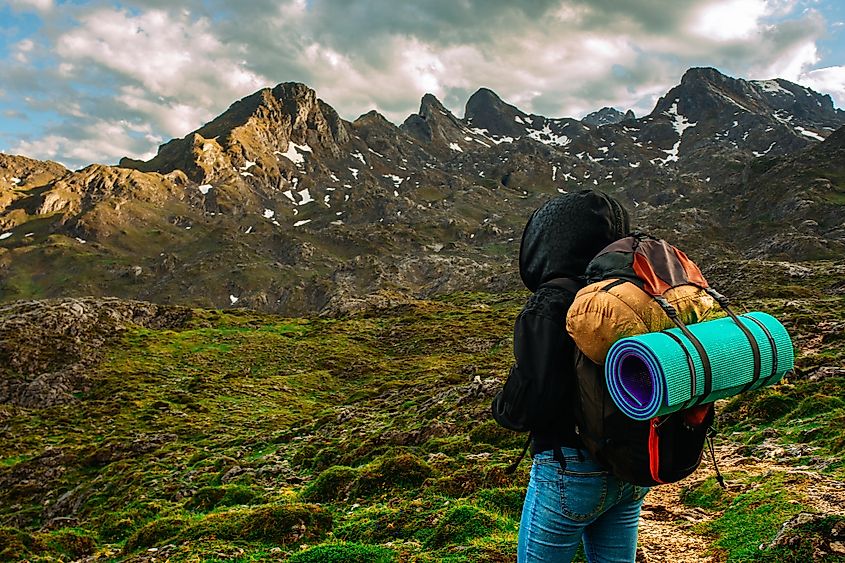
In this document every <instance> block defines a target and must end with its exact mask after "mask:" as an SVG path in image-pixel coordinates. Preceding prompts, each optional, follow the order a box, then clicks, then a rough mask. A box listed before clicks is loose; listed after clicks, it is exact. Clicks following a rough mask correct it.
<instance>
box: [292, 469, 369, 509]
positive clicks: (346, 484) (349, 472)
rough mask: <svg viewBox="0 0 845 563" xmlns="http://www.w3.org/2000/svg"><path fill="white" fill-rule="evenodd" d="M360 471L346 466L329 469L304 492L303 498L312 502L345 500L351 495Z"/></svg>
mask: <svg viewBox="0 0 845 563" xmlns="http://www.w3.org/2000/svg"><path fill="white" fill-rule="evenodd" d="M357 477H358V470H357V469H355V468H354V467H346V466H345V465H333V466H332V467H329V468H328V469H326V470H325V471H323V472H322V473H320V475H319V476H318V477H317V478H316V479H315V480H314V481H312V482H311V483H309V484H308V486H307V487H305V490H303V491H302V498H303V499H304V500H307V501H310V502H332V501H336V500H344V499H345V498H346V497H347V496H348V495H349V490H350V489H351V487H352V485H353V483H354V482H355V480H356V479H357Z"/></svg>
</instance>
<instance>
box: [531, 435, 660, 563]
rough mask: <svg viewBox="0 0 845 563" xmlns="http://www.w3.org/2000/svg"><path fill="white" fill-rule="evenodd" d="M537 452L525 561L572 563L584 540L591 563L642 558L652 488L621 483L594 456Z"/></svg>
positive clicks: (570, 450)
mask: <svg viewBox="0 0 845 563" xmlns="http://www.w3.org/2000/svg"><path fill="white" fill-rule="evenodd" d="M561 453H562V454H563V457H564V460H565V465H566V470H565V471H564V470H563V469H562V468H561V464H560V463H559V462H558V461H557V460H555V459H554V457H553V455H552V452H551V451H546V452H540V453H538V454H537V455H535V456H534V463H533V465H532V466H531V480H530V481H529V483H528V491H527V493H526V495H525V503H524V504H523V507H522V520H521V521H520V523H519V544H518V547H517V561H518V562H519V563H533V562H540V561H542V562H544V563H545V562H549V563H551V562H555V563H557V562H561V563H568V562H569V561H571V560H572V558H573V557H574V556H575V552H576V551H577V549H578V544H579V543H581V541H582V539H583V541H584V554H585V555H586V556H587V560H588V561H589V562H590V563H611V562H613V563H631V562H633V561H635V560H636V553H637V526H638V524H639V518H640V507H641V506H642V504H643V498H644V497H645V495H646V493H647V492H648V490H649V489H648V487H639V486H636V485H632V484H630V483H626V482H624V481H620V480H619V479H617V478H616V477H614V476H613V475H611V474H610V473H608V472H607V471H605V470H603V469H602V468H601V466H599V465H598V464H597V463H596V462H595V461H593V460H591V459H590V457H589V454H588V453H587V452H585V451H582V453H581V455H580V456H579V455H578V453H579V452H578V450H576V449H573V448H562V449H561Z"/></svg>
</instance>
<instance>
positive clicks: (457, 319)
mask: <svg viewBox="0 0 845 563" xmlns="http://www.w3.org/2000/svg"><path fill="white" fill-rule="evenodd" d="M524 297H525V296H524V295H523V294H518V293H514V294H502V295H490V294H455V295H451V296H448V297H444V298H441V299H438V300H430V301H416V302H411V303H409V304H407V305H402V306H396V307H393V308H390V309H386V310H381V311H375V312H371V313H368V314H362V315H360V316H355V317H349V318H319V317H315V318H300V319H286V318H278V317H272V316H266V315H262V314H257V313H251V312H246V311H243V312H241V311H229V312H221V311H211V310H196V311H195V314H194V317H193V320H192V321H191V322H190V324H189V325H188V326H187V327H185V328H184V329H180V330H149V329H140V328H138V329H134V330H130V331H128V332H127V333H126V334H124V335H122V336H121V337H120V338H119V339H118V340H117V341H115V343H114V344H113V345H112V346H111V347H110V348H109V350H108V352H107V354H106V358H105V359H104V360H103V361H102V362H101V363H100V364H99V365H98V366H97V367H96V370H95V372H94V373H93V374H92V386H91V390H90V391H89V392H87V393H85V394H79V395H78V396H77V402H75V403H73V404H67V405H62V406H56V407H51V408H48V409H43V410H27V409H23V408H19V407H14V406H10V405H8V404H6V405H0V429H2V433H3V439H2V440H0V483H3V484H4V485H6V486H3V487H0V560H10V561H16V560H22V559H28V560H30V561H70V560H77V559H80V558H89V560H139V561H140V560H148V559H149V558H151V557H158V559H159V560H165V559H166V560H169V561H224V560H225V561H276V560H279V559H286V558H289V559H290V560H291V561H299V562H312V561H314V562H316V561H320V562H332V561H345V562H355V561H362V562H363V561H368V562H369V561H385V562H387V561H455V562H457V561H513V560H514V559H515V550H516V537H517V532H518V523H519V517H520V511H521V504H522V495H523V491H524V486H525V484H526V483H527V473H528V470H529V467H530V463H529V462H528V461H527V460H526V461H524V462H523V463H522V464H521V465H520V467H519V469H518V470H517V471H516V473H515V474H513V475H510V474H508V473H507V472H506V471H505V470H506V468H507V466H508V465H509V464H510V463H511V462H512V461H513V460H514V459H515V458H516V456H517V455H518V453H519V451H520V450H521V446H522V441H523V439H524V436H521V435H517V434H513V433H510V432H507V431H504V430H502V429H500V428H499V427H497V426H496V425H495V424H494V423H493V422H491V421H490V420H489V414H488V413H489V402H490V399H491V397H492V394H494V393H495V392H496V391H497V390H498V388H499V387H500V386H501V382H502V381H503V379H504V377H505V375H506V373H507V369H508V367H509V365H510V363H511V361H512V348H511V334H512V327H513V321H514V318H515V317H516V315H517V313H518V311H519V309H520V307H521V305H522V303H523V300H524ZM745 305H746V306H748V307H749V308H752V309H762V310H767V311H770V312H772V313H774V314H775V315H776V316H778V317H779V318H781V319H782V320H783V321H784V322H785V324H786V325H787V327H788V328H789V329H790V331H792V333H793V335H794V336H795V340H796V344H797V346H798V348H799V355H798V360H797V363H798V366H799V369H798V372H797V374H796V375H794V376H791V377H789V378H788V379H787V380H785V381H783V382H782V383H780V384H778V385H776V386H774V387H772V388H770V389H766V390H763V391H760V392H757V393H754V394H749V395H746V396H744V397H743V398H742V399H735V400H731V401H727V402H726V404H724V405H723V407H722V411H723V413H724V415H723V417H722V423H721V434H722V438H721V440H723V441H726V442H728V443H731V444H734V445H735V446H736V447H737V448H739V449H740V450H742V451H744V452H745V453H746V455H748V456H755V455H760V456H762V455H763V454H762V453H760V452H762V450H760V448H762V447H763V446H766V447H769V446H772V444H775V445H776V446H777V447H780V448H782V450H783V452H784V453H783V455H781V456H780V457H779V461H780V462H785V463H788V464H792V465H794V466H800V467H804V468H809V469H808V471H809V470H812V471H814V472H817V473H818V474H819V475H823V476H825V478H827V479H833V480H838V481H842V480H843V478H845V466H843V464H842V462H841V459H842V453H843V445H844V444H845V401H843V399H842V389H843V384H845V372H843V370H840V371H838V372H836V371H835V370H830V369H828V370H827V371H825V370H818V369H817V368H819V367H822V366H826V367H830V366H840V367H841V366H842V365H843V363H844V362H843V360H845V340H843V337H842V334H843V332H842V330H841V329H839V330H833V329H832V330H829V331H826V330H820V329H819V327H822V329H824V327H826V326H829V325H831V323H833V324H834V325H835V324H836V323H840V324H841V322H842V321H841V319H843V318H845V299H843V297H842V296H841V295H835V294H829V293H826V292H825V291H823V290H820V291H819V292H818V293H813V294H811V295H809V296H808V295H806V292H804V291H802V292H801V295H798V296H796V295H785V296H783V297H779V298H778V299H769V300H757V301H752V300H749V301H748V302H747V303H745ZM820 374H823V376H822V375H820ZM698 477H700V478H703V477H705V476H702V475H698ZM731 478H732V479H733V482H734V483H743V486H742V487H740V489H741V492H738V491H739V489H737V490H731V491H728V492H722V491H721V490H719V489H718V487H715V486H714V485H713V483H712V479H711V480H704V481H699V482H697V483H696V484H695V485H694V486H693V485H691V486H689V487H688V490H686V491H685V493H684V495H683V500H684V502H685V503H687V504H688V505H689V507H690V509H693V508H695V509H696V510H701V511H704V512H706V513H707V514H709V515H710V518H709V519H708V521H707V523H706V524H702V525H701V526H699V527H698V528H697V529H696V530H695V533H697V534H700V535H702V536H704V537H706V538H708V542H709V543H710V545H712V549H713V552H714V553H721V554H722V556H723V557H724V558H725V559H726V560H729V561H745V560H752V561H753V560H755V559H760V560H775V559H771V558H769V559H765V557H772V555H771V554H769V555H767V553H768V552H767V551H766V550H760V549H759V546H760V545H761V544H767V543H768V542H770V541H771V540H772V538H773V537H774V536H775V534H777V532H778V529H779V527H780V525H781V524H783V523H784V522H786V521H787V520H788V519H789V518H791V517H792V516H793V515H794V514H796V513H797V512H799V511H801V510H805V509H807V507H808V506H810V504H809V503H808V502H807V499H806V498H803V497H802V496H801V493H800V490H801V488H800V487H795V486H794V484H793V483H791V482H790V479H791V477H789V476H785V475H780V474H776V475H775V476H774V477H769V478H766V479H763V480H760V478H759V477H755V476H753V475H751V474H743V473H742V472H739V473H735V474H733V475H731ZM755 479H757V481H755ZM784 560H786V559H784Z"/></svg>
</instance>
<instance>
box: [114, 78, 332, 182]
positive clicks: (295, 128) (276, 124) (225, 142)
mask: <svg viewBox="0 0 845 563" xmlns="http://www.w3.org/2000/svg"><path fill="white" fill-rule="evenodd" d="M348 140H349V133H348V131H347V128H346V124H345V123H344V122H343V120H342V119H340V117H339V116H338V114H337V112H336V111H335V110H334V109H333V108H332V107H331V106H329V105H328V104H326V103H325V102H323V101H322V100H319V99H318V98H317V94H316V92H315V91H314V90H312V89H311V88H309V87H308V86H306V85H304V84H301V83H298V82H285V83H281V84H278V85H277V86H275V87H274V88H272V89H270V88H265V89H262V90H259V91H258V92H255V93H254V94H252V95H250V96H247V97H245V98H243V99H241V100H239V101H237V102H235V103H234V104H232V105H231V106H230V107H229V109H228V110H226V111H225V112H224V113H222V114H221V115H220V116H218V117H217V118H215V119H214V120H212V121H211V122H209V123H207V124H205V125H203V126H202V127H200V128H199V129H197V130H196V131H194V132H192V133H190V134H188V135H187V136H185V137H183V138H182V139H174V140H172V141H170V142H168V143H166V144H164V145H162V146H161V147H159V151H158V154H157V155H156V156H155V157H154V158H153V159H151V160H149V161H147V162H139V161H134V160H130V159H123V160H121V162H120V166H123V167H127V168H137V169H139V170H142V171H145V172H160V173H168V172H171V171H173V170H177V169H181V170H184V171H185V172H186V173H187V174H188V176H189V177H190V178H191V179H193V180H194V181H196V182H209V181H213V180H220V179H223V178H228V177H231V176H232V174H231V171H232V170H237V169H240V168H242V167H243V166H245V165H246V163H257V164H259V165H261V168H262V169H263V170H269V171H271V172H272V173H274V174H275V173H276V172H277V171H278V168H279V164H278V162H279V160H278V158H277V156H278V155H284V154H288V153H289V152H290V151H291V146H297V145H298V146H307V147H308V148H309V149H310V150H312V151H313V150H315V149H321V150H322V151H325V152H327V153H329V154H330V155H332V156H336V155H338V154H340V145H343V144H345V143H347V142H348ZM250 174H252V172H250Z"/></svg>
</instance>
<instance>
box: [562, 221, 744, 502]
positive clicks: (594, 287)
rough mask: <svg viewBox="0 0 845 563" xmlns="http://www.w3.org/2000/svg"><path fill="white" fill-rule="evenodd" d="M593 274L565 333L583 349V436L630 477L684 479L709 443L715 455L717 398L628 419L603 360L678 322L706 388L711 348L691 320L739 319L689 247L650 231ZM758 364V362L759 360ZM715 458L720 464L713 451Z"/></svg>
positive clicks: (613, 251) (579, 382) (599, 260)
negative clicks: (629, 339) (623, 341)
mask: <svg viewBox="0 0 845 563" xmlns="http://www.w3.org/2000/svg"><path fill="white" fill-rule="evenodd" d="M587 277H588V279H590V280H598V281H597V282H595V283H593V284H591V285H589V286H587V287H585V288H584V289H582V290H581V291H579V293H578V296H577V297H576V300H575V302H574V303H573V305H572V307H571V308H570V310H569V313H568V315H567V330H568V332H569V333H570V335H571V336H572V337H573V339H574V340H575V342H576V345H577V346H578V350H577V352H576V358H575V364H576V367H575V374H576V389H577V393H576V394H577V397H576V401H575V409H576V412H575V418H576V421H577V429H576V430H577V432H578V436H579V438H580V439H581V442H582V443H583V445H584V447H585V448H586V449H587V450H588V451H589V452H590V454H591V455H592V457H593V458H594V459H595V460H596V461H597V462H599V463H600V464H602V465H604V466H605V467H607V468H608V469H609V470H610V471H611V473H613V474H614V475H616V476H617V477H619V478H620V479H622V480H624V481H627V482H630V483H633V484H635V485H641V486H654V485H659V484H663V483H672V482H675V481H678V480H680V479H683V478H684V477H686V476H688V475H690V474H691V473H692V472H693V471H695V470H696V469H697V468H698V466H699V465H700V463H701V459H702V454H703V451H704V447H705V442H707V441H708V440H710V442H709V443H710V450H711V453H712V452H713V445H712V437H713V435H714V433H715V432H714V430H713V425H714V419H715V409H714V405H713V403H707V404H696V402H695V401H690V404H689V405H688V406H687V408H683V409H681V410H680V411H676V412H673V413H670V414H667V415H663V416H656V417H654V418H652V419H650V420H642V421H638V420H634V419H632V418H629V417H628V415H626V414H625V413H623V412H622V411H621V410H620V409H619V408H618V407H617V406H616V404H615V403H614V401H613V399H612V397H611V394H610V392H609V390H608V387H607V384H606V382H605V374H604V359H605V356H606V355H607V351H608V349H609V347H610V345H612V344H613V343H614V341H615V340H618V339H619V338H621V337H624V336H633V335H636V334H641V333H646V332H655V331H660V330H664V329H668V328H670V327H673V326H676V327H678V328H679V329H680V330H681V331H682V333H683V335H684V336H686V337H687V338H688V339H689V341H690V342H692V344H693V346H694V348H695V350H692V351H690V350H687V352H686V353H687V357H688V359H689V358H691V354H696V355H697V356H698V358H700V362H701V364H702V365H703V366H704V372H705V373H704V380H705V389H706V388H707V386H708V385H710V381H711V374H710V364H709V360H708V358H707V353H706V351H705V350H704V349H703V347H702V345H701V343H700V342H699V341H698V339H697V338H695V337H694V336H693V335H692V334H691V333H690V332H689V329H688V328H687V326H686V325H687V324H692V323H696V322H702V321H705V320H710V319H713V318H716V317H718V316H723V315H724V314H725V313H727V314H728V315H730V316H731V317H733V318H734V319H735V320H736V316H735V315H734V314H733V312H732V311H731V310H730V307H729V305H728V301H727V299H726V298H725V297H724V296H722V295H721V294H719V293H718V292H716V291H715V290H713V289H712V288H710V287H709V285H708V283H707V281H706V280H705V279H704V276H703V275H702V274H701V270H700V269H699V268H698V266H696V265H695V264H694V263H693V262H692V261H691V260H690V259H689V258H688V257H687V256H686V255H685V254H684V253H683V252H681V251H680V250H678V249H677V248H675V247H674V246H672V245H670V244H669V243H667V242H666V241H663V240H659V239H656V238H654V237H651V236H649V235H645V234H641V233H635V234H633V235H632V236H629V237H626V238H624V239H621V240H619V241H616V242H615V243H612V244H611V245H609V246H607V247H606V248H605V249H604V250H602V251H601V252H600V253H599V254H598V255H597V256H596V257H595V258H594V259H593V260H592V262H591V263H590V265H589V266H588V267H587ZM614 317H615V318H614ZM736 322H737V324H738V325H739V326H740V328H742V329H744V332H745V333H746V336H748V337H749V339H751V340H753V338H752V337H751V336H750V335H749V333H748V332H747V329H745V328H744V325H743V324H742V323H740V322H739V321H738V320H736ZM754 346H756V344H754ZM758 356H759V354H758ZM691 361H692V360H691V359H690V362H691ZM756 361H757V362H758V365H759V357H756ZM758 371H759V370H758ZM693 373H694V372H693ZM713 461H714V467H715V456H714V459H713ZM715 469H716V474H717V480H718V482H719V484H720V485H721V486H723V487H724V480H723V479H722V476H721V474H720V473H719V470H718V467H715Z"/></svg>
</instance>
